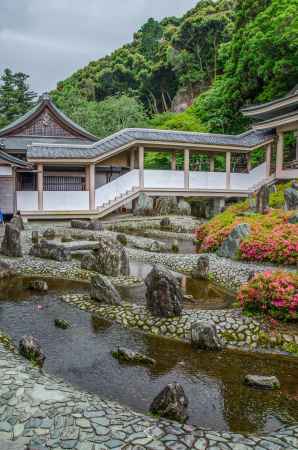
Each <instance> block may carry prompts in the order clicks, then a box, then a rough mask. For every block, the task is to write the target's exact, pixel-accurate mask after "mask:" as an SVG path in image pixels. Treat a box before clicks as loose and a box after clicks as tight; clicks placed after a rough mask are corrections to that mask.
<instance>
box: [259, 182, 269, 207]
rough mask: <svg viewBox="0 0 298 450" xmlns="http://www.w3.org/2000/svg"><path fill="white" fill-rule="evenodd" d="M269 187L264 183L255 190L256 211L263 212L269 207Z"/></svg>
mask: <svg viewBox="0 0 298 450" xmlns="http://www.w3.org/2000/svg"><path fill="white" fill-rule="evenodd" d="M269 197H270V187H269V186H267V185H266V184H265V185H264V186H262V187H261V189H260V190H259V191H258V192H257V198H256V211H257V212H258V213H260V214H264V213H266V212H267V211H268V208H269Z"/></svg>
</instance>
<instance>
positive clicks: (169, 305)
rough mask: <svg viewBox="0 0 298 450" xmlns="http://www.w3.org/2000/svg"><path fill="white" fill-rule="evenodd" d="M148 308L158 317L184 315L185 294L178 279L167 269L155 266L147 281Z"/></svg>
mask: <svg viewBox="0 0 298 450" xmlns="http://www.w3.org/2000/svg"><path fill="white" fill-rule="evenodd" d="M145 284H146V287H147V291H146V301H147V308H148V309H149V310H150V311H151V313H152V314H153V315H154V316H157V317H176V316H180V315H181V314H182V310H183V292H182V288H181V286H180V285H179V281H178V280H177V278H176V277H175V276H174V275H173V274H172V273H171V272H170V271H169V270H167V269H165V268H163V267H161V266H154V267H153V269H152V270H151V272H150V273H149V275H148V276H147V278H146V279H145Z"/></svg>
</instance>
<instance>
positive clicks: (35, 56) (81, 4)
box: [0, 0, 198, 93]
mask: <svg viewBox="0 0 298 450" xmlns="http://www.w3.org/2000/svg"><path fill="white" fill-rule="evenodd" d="M197 1H198V0H0V72H2V71H3V69H4V68H5V67H9V68H11V69H12V70H13V71H18V72H19V71H20V72H25V73H27V74H28V75H30V77H31V86H32V88H33V89H34V90H35V91H37V92H39V93H42V92H45V91H49V90H51V89H53V88H54V87H55V86H56V83H57V82H58V81H60V80H63V79H64V78H66V77H67V76H69V75H70V74H71V73H72V72H73V71H74V70H76V69H78V68H80V67H83V66H84V65H86V64H87V63H88V62H89V61H92V60H94V59H98V58H100V57H102V56H104V55H106V54H108V53H110V52H111V51H113V50H114V49H116V48H118V47H119V46H121V45H123V44H125V43H127V42H130V41H131V40H132V35H133V33H134V32H135V31H136V30H138V29H139V28H140V27H141V26H142V25H143V23H144V22H145V21H146V20H147V19H148V18H149V17H154V18H156V19H162V18H164V17H165V16H174V15H175V16H181V15H182V14H184V13H185V12H186V11H187V10H188V9H190V8H192V7H193V6H195V5H196V3H197Z"/></svg>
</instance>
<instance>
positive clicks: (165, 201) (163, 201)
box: [156, 197, 178, 216]
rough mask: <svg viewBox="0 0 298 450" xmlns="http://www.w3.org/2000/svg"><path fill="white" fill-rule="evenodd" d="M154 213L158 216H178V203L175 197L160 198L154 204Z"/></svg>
mask: <svg viewBox="0 0 298 450" xmlns="http://www.w3.org/2000/svg"><path fill="white" fill-rule="evenodd" d="M156 212H157V214H158V215H159V216H167V215H169V214H178V203H177V198H176V197H160V198H159V199H158V200H157V202H156Z"/></svg>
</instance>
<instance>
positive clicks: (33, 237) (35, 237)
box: [31, 230, 39, 244]
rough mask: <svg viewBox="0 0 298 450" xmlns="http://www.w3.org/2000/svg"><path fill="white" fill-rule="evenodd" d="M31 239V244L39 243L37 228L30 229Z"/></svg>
mask: <svg viewBox="0 0 298 450" xmlns="http://www.w3.org/2000/svg"><path fill="white" fill-rule="evenodd" d="M31 240H32V244H38V243H39V233H38V231H37V230H34V231H32V235H31Z"/></svg>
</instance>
